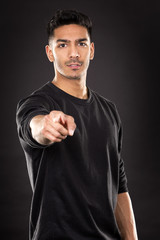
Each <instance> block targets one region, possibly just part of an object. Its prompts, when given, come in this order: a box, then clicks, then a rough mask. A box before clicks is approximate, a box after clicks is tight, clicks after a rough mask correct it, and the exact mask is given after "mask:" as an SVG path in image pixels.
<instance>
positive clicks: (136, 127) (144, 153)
mask: <svg viewBox="0 0 160 240" xmlns="http://www.w3.org/2000/svg"><path fill="white" fill-rule="evenodd" d="M62 8H64V9H70V8H72V9H77V10H78V11H82V12H84V13H85V14H87V15H89V16H90V17H91V19H92V21H93V25H94V28H93V40H94V42H95V46H96V53H95V59H94V61H93V62H91V66H90V69H89V73H88V80H87V81H88V85H89V86H90V88H92V89H94V90H95V91H97V92H99V93H100V94H101V95H103V96H104V97H106V98H108V99H110V100H112V101H113V102H114V103H115V104H116V105H117V108H118V110H119V113H120V116H121V120H122V123H123V129H124V137H123V139H124V141H123V158H124V161H125V167H126V172H127V176H128V185H129V190H130V195H131V198H132V202H133V207H134V211H135V216H136V221H137V228H138V233H139V239H140V240H152V239H153V240H156V239H158V237H159V226H160V221H159V215H160V211H159V202H160V192H159V185H160V174H159V173H160V161H159V138H160V136H159V135H160V134H159V130H160V129H159V128H160V127H159V124H160V121H159V87H158V81H159V79H160V74H159V68H160V60H159V59H160V58H159V55H160V2H159V1H158V0H157V1H152V2H151V1H142V0H139V1H124V0H122V1H118V0H116V1H112V2H111V1H102V0H99V1H85V0H81V1H80V2H79V1H78V2H76V1H61V0H54V1H49V0H46V1H31V0H28V1H24V2H22V1H5V3H4V5H3V7H2V14H1V22H0V24H1V57H2V59H1V68H2V69H1V74H2V77H1V145H0V146H1V151H0V156H1V157H0V159H1V168H0V182H1V191H0V208H1V209H0V212H1V231H0V233H1V236H3V238H2V239H5V240H22V239H23V240H27V239H28V221H29V208H30V202H31V196H32V192H31V188H30V184H29V179H28V175H27V168H26V163H25V157H24V154H23V152H22V149H21V147H20V144H19V141H18V138H17V132H16V124H15V112H16V105H17V102H18V101H19V100H20V99H21V98H24V97H25V96H27V95H28V94H30V93H31V92H32V91H34V90H35V89H37V88H39V87H40V86H41V85H43V84H45V83H46V82H47V81H51V80H52V78H53V76H54V73H53V67H52V65H51V64H50V63H49V62H48V60H47V57H46V56H45V51H44V47H45V44H46V43H47V37H46V24H47V22H48V20H49V19H50V18H51V17H52V15H53V13H54V12H55V11H56V10H57V9H62Z"/></svg>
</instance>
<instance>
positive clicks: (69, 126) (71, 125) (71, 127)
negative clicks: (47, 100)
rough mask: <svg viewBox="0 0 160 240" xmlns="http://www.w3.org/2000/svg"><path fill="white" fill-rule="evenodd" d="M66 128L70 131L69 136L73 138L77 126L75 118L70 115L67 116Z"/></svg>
mask: <svg viewBox="0 0 160 240" xmlns="http://www.w3.org/2000/svg"><path fill="white" fill-rule="evenodd" d="M66 127H67V129H68V133H69V135H70V136H73V134H74V131H75V129H76V124H75V122H74V118H73V117H71V116H69V115H67V116H66Z"/></svg>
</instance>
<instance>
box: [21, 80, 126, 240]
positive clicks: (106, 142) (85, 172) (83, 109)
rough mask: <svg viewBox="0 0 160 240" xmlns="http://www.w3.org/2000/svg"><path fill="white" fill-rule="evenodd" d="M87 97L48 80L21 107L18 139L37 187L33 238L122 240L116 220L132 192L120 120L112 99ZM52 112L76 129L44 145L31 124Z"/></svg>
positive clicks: (93, 93)
mask: <svg viewBox="0 0 160 240" xmlns="http://www.w3.org/2000/svg"><path fill="white" fill-rule="evenodd" d="M88 93H89V98H88V99H85V100H83V99H79V98H76V97H73V96H71V95H69V94H67V93H66V92H64V91H62V90H61V89H59V88H57V87H56V86H55V85H53V84H52V83H51V82H48V83H47V84H45V85H44V86H43V87H41V88H40V89H38V90H37V91H35V92H34V93H32V94H31V95H30V96H29V97H27V98H25V99H23V100H21V101H20V102H19V104H18V107H17V126H18V135H19V139H20V142H21V145H22V148H23V150H24V152H25V156H26V161H27V167H28V173H29V177H30V182H31V186H32V189H33V199H32V204H31V213H30V239H32V240H102V239H103V240H104V239H105V240H118V239H121V237H120V234H119V230H118V227H117V224H116V220H115V216H114V210H115V207H116V201H117V194H119V193H123V192H126V191H128V190H127V179H126V175H125V171H124V164H123V160H122V158H121V148H122V127H121V122H120V118H119V115H118V113H117V110H116V107H115V105H114V104H113V103H112V102H111V101H109V100H107V99H105V98H103V97H102V96H100V95H99V94H97V93H95V92H94V91H93V90H91V89H89V88H88ZM53 110H59V111H62V112H64V113H65V114H68V115H71V116H73V117H74V119H75V123H76V125H77V128H76V130H75V133H74V135H73V136H72V137H70V136H68V137H67V138H66V139H65V140H63V141H62V142H61V143H54V144H52V145H50V146H43V145H41V144H39V143H37V142H36V141H35V140H34V139H33V138H32V136H31V132H30V127H29V123H30V120H31V119H32V118H33V117H34V116H36V115H41V114H48V113H49V112H50V111H53Z"/></svg>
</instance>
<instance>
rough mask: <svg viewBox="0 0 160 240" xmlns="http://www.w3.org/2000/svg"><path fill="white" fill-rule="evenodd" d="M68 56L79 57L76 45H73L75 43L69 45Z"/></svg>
mask: <svg viewBox="0 0 160 240" xmlns="http://www.w3.org/2000/svg"><path fill="white" fill-rule="evenodd" d="M69 57H70V58H79V57H80V54H79V51H78V48H77V46H75V45H72V46H70V52H69Z"/></svg>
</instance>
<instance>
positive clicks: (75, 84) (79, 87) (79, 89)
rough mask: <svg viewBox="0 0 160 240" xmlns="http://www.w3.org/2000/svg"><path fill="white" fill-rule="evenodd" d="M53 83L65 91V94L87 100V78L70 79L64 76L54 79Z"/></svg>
mask: <svg viewBox="0 0 160 240" xmlns="http://www.w3.org/2000/svg"><path fill="white" fill-rule="evenodd" d="M52 83H53V84H54V85H55V86H57V87H58V88H60V89H61V90H63V91H64V92H66V93H68V94H70V95H72V96H74V97H77V98H80V99H87V98H88V91H87V87H86V78H85V79H68V78H65V77H63V76H61V77H57V76H55V78H54V79H53V81H52Z"/></svg>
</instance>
